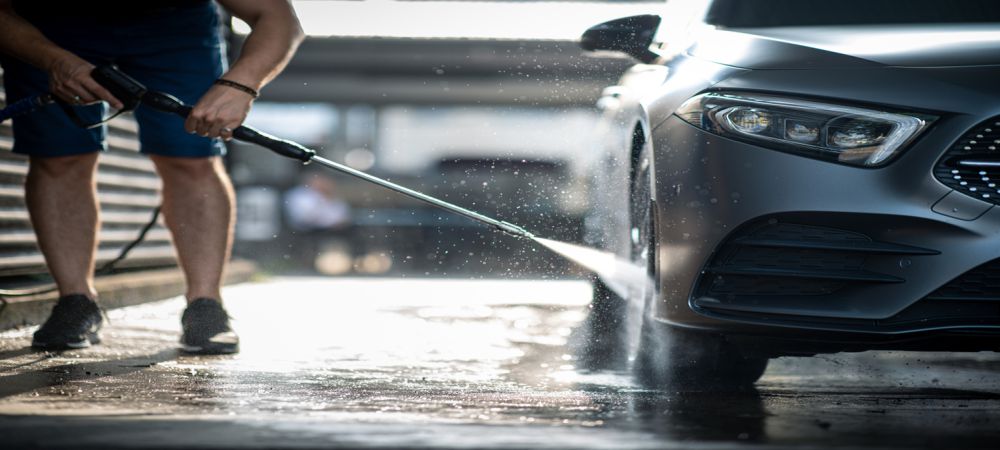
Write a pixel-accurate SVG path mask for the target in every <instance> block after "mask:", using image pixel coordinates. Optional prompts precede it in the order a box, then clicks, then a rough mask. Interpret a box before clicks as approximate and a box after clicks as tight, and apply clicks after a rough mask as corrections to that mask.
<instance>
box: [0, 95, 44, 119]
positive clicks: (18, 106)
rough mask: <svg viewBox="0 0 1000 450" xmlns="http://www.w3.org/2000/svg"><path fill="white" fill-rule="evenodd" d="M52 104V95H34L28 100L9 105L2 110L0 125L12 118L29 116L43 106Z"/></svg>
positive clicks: (0, 111) (0, 112)
mask: <svg viewBox="0 0 1000 450" xmlns="http://www.w3.org/2000/svg"><path fill="white" fill-rule="evenodd" d="M49 103H52V96H51V95H50V94H42V95H33V96H31V97H28V98H24V99H21V100H18V101H16V102H14V103H11V104H9V105H7V107H6V108H4V109H0V123H3V122H5V121H6V120H7V119H10V118H11V117H16V116H20V115H24V114H28V113H30V112H32V111H34V110H36V109H38V108H41V107H42V106H45V105H48V104H49Z"/></svg>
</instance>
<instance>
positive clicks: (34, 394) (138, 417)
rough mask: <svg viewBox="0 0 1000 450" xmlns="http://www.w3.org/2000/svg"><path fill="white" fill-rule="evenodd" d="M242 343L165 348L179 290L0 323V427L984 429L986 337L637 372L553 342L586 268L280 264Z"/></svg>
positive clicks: (249, 442) (568, 326) (243, 436)
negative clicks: (683, 389) (229, 350)
mask: <svg viewBox="0 0 1000 450" xmlns="http://www.w3.org/2000/svg"><path fill="white" fill-rule="evenodd" d="M226 296H227V305H228V308H229V310H230V313H231V314H232V316H233V317H235V318H236V321H235V323H234V326H235V328H236V329H237V331H239V333H240V335H241V337H242V347H243V351H242V352H241V353H240V354H238V355H232V356H214V357H196V356H185V355H182V354H179V353H178V352H177V350H176V342H177V339H178V337H179V316H180V312H181V310H182V308H183V302H182V300H180V299H172V300H167V301H163V302H157V303H151V304H147V305H142V306H136V307H130V308H125V309H120V310H115V311H110V313H109V315H110V319H111V325H110V326H108V327H107V328H106V330H105V331H104V333H103V337H104V339H105V343H104V344H102V345H99V346H96V347H94V348H91V349H85V350H79V351H70V352H64V353H41V352H33V351H31V350H30V349H28V348H27V346H28V343H29V341H30V333H31V331H33V329H22V330H14V331H8V332H5V333H2V334H0V447H3V448H16V447H21V446H28V445H37V446H47V447H64V448H86V447H89V448H162V447H174V448H183V447H217V448H226V447H246V448H274V447H292V448H313V447H349V448H585V449H590V448H594V449H597V448H601V449H604V448H607V449H617V448H732V447H746V446H751V447H782V448H788V447H805V448H808V447H825V448H826V447H845V448H854V447H864V448H886V447H890V448H894V447H941V448H958V447H979V448H996V447H997V445H998V444H997V443H998V442H1000V355H998V354H996V353H964V354H963V353H955V354H949V353H906V352H867V353H860V354H839V355H825V356H819V357H814V358H781V359H779V360H776V361H772V363H771V366H770V368H769V369H768V372H767V373H766V374H765V375H764V377H763V379H762V380H761V381H760V382H759V383H758V384H757V389H756V391H754V392H748V393H741V394H732V393H686V394H685V393H678V392H664V391H654V390H647V389H643V388H641V387H639V386H637V385H635V384H634V383H633V382H632V380H631V378H630V377H629V375H628V373H627V371H625V370H622V371H620V372H586V371H582V370H578V369H577V368H576V367H575V366H574V356H573V351H572V350H571V349H570V346H569V345H568V344H567V341H568V340H569V339H570V336H571V334H572V331H573V329H574V327H576V326H577V325H578V324H579V323H580V321H581V320H582V319H583V317H584V314H585V312H586V308H587V303H588V302H589V299H590V288H589V285H588V284H587V283H585V282H582V281H509V280H427V279H425V280H407V279H317V278H279V279H274V280H271V281H268V282H262V283H254V284H245V285H240V286H235V287H232V288H229V289H228V290H227V291H226Z"/></svg>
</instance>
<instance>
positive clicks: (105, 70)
mask: <svg viewBox="0 0 1000 450" xmlns="http://www.w3.org/2000/svg"><path fill="white" fill-rule="evenodd" d="M91 76H92V77H93V78H94V80H95V81H97V82H98V83H100V84H101V85H102V86H104V88H105V89H107V90H108V91H110V92H111V94H113V95H114V96H115V97H116V98H117V99H118V100H120V101H121V102H122V104H123V105H124V107H123V108H122V110H121V111H129V110H132V109H135V108H136V107H138V106H139V104H143V105H146V106H147V107H149V108H152V109H155V110H158V111H163V112H166V113H171V114H176V115H178V116H181V117H187V116H188V114H190V113H191V107H190V106H188V105H185V104H184V102H182V101H180V100H179V99H177V98H176V97H174V96H172V95H170V94H166V93H163V92H156V91H150V90H148V89H146V87H145V86H143V84H142V83H140V82H138V81H136V80H135V79H134V78H132V77H130V76H128V75H126V74H125V73H123V72H122V71H120V70H118V68H117V67H115V66H113V65H105V66H99V67H97V68H95V69H94V70H93V72H92V73H91ZM54 101H55V100H54V99H53V97H52V96H51V95H49V94H46V95H43V96H37V97H32V98H28V99H25V100H21V101H19V102H17V103H15V104H12V105H10V106H8V107H7V108H5V109H3V110H2V111H0V122H3V121H4V120H5V119H6V118H9V117H13V116H15V115H20V114H26V113H28V112H30V111H32V110H34V109H37V108H39V107H41V106H44V105H47V104H50V103H52V102H54ZM64 109H66V108H64ZM8 110H10V111H8ZM121 111H119V112H121ZM71 117H75V116H73V115H71ZM233 138H234V139H237V140H240V141H244V142H249V143H252V144H257V145H259V146H261V147H264V148H266V149H268V150H271V151H272V152H274V153H277V154H279V155H281V156H284V157H286V158H291V159H294V160H298V161H301V162H302V163H303V164H309V163H316V164H319V165H322V166H324V167H327V168H329V169H333V170H336V171H339V172H343V173H346V174H348V175H351V176H354V177H357V178H360V179H362V180H365V181H368V182H371V183H375V184H377V185H379V186H382V187H384V188H387V189H390V190H393V191H396V192H399V193H400V194H403V195H407V196H409V197H412V198H415V199H417V200H420V201H422V202H425V203H429V204H431V205H434V206H437V207H439V208H442V209H445V210H448V211H451V212H453V213H456V214H460V215H463V216H465V217H468V218H470V219H472V220H475V221H478V222H481V223H485V224H487V225H490V226H492V227H494V228H496V229H498V230H500V231H502V232H504V233H507V234H510V235H512V236H515V237H522V238H529V239H530V238H533V237H534V235H533V234H531V233H529V232H528V231H527V230H525V229H524V228H521V227H519V226H517V225H514V224H512V223H510V222H505V221H502V220H497V219H494V218H492V217H488V216H485V215H482V214H479V213H477V212H475V211H471V210H468V209H465V208H462V207H460V206H457V205H453V204H451V203H448V202H446V201H444V200H441V199H438V198H434V197H431V196H429V195H426V194H423V193H420V192H417V191H414V190H413V189H410V188H407V187H403V186H400V185H398V184H395V183H392V182H390V181H388V180H383V179H381V178H378V177H376V176H373V175H369V174H367V173H365V172H362V171H360V170H357V169H353V168H351V167H348V166H345V165H343V164H339V163H336V162H334V161H331V160H329V159H326V158H323V157H321V156H318V155H316V152H315V151H314V150H312V149H309V148H306V147H304V146H302V145H300V144H298V143H296V142H292V141H288V140H284V139H279V138H277V137H274V136H271V135H269V134H267V133H264V132H262V131H259V130H256V129H254V128H252V127H249V126H246V125H241V126H240V127H238V128H236V129H235V130H233Z"/></svg>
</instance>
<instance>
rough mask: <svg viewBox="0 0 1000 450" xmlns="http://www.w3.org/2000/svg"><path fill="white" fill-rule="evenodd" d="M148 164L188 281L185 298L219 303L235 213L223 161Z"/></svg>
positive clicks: (178, 159) (166, 160)
mask: <svg viewBox="0 0 1000 450" xmlns="http://www.w3.org/2000/svg"><path fill="white" fill-rule="evenodd" d="M151 159H152V160H153V163H154V164H156V171H157V172H158V173H159V174H160V178H162V179H163V215H164V218H165V219H166V222H167V227H169V228H170V231H171V233H172V235H173V238H174V247H175V248H176V249H177V257H178V259H179V260H180V265H181V268H182V269H183V270H184V276H185V278H186V279H187V299H188V301H189V302H190V301H192V300H194V299H197V298H203V297H208V298H213V299H217V300H220V301H221V300H222V294H221V287H222V276H223V274H224V273H225V267H226V263H227V261H228V259H229V253H230V251H231V249H232V245H233V223H234V222H235V211H236V208H235V206H234V204H235V194H234V193H233V186H232V183H231V182H230V181H229V176H228V175H227V174H226V171H225V168H224V167H223V165H222V159H221V158H219V157H211V158H181V157H169V156H159V155H154V156H152V157H151Z"/></svg>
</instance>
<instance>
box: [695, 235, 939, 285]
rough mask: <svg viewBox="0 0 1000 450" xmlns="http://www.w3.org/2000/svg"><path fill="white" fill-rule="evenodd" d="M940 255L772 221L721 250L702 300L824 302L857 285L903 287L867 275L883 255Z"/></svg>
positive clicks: (888, 278)
mask: <svg viewBox="0 0 1000 450" xmlns="http://www.w3.org/2000/svg"><path fill="white" fill-rule="evenodd" d="M934 253H936V252H935V251H933V250H928V249H922V248H916V247H910V246H906V245H899V244H893V243H889V242H880V241H875V240H873V239H871V238H870V237H868V236H866V235H864V234H861V233H856V232H852V231H847V230H840V229H835V228H829V227H818V226H810V225H801V224H793V223H779V222H777V221H769V222H768V223H766V224H761V225H758V226H753V227H749V228H748V229H746V230H744V232H742V233H738V234H737V235H735V236H734V237H733V238H731V239H730V240H729V241H727V242H726V243H725V244H724V245H723V246H722V247H721V249H720V251H719V252H718V253H717V255H716V256H715V258H713V260H712V262H711V263H710V265H709V266H708V267H707V268H706V269H705V273H704V275H703V278H702V280H701V283H700V286H701V287H700V292H699V294H700V295H701V296H707V297H711V298H713V299H715V300H717V301H721V302H728V303H753V302H754V298H755V297H760V296H769V297H774V296H807V295H808V296H821V295H829V294H833V293H834V292H836V291H838V290H840V289H842V288H844V287H846V286H851V285H858V284H862V285H864V284H872V283H876V284H878V283H901V282H903V281H904V280H903V279H901V278H898V277H895V276H892V275H888V274H883V273H878V272H873V271H869V270H867V269H866V268H865V262H866V261H867V259H868V258H869V257H872V256H879V255H890V256H892V257H895V256H898V255H927V254H934Z"/></svg>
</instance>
